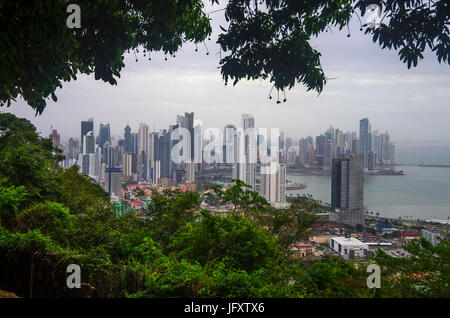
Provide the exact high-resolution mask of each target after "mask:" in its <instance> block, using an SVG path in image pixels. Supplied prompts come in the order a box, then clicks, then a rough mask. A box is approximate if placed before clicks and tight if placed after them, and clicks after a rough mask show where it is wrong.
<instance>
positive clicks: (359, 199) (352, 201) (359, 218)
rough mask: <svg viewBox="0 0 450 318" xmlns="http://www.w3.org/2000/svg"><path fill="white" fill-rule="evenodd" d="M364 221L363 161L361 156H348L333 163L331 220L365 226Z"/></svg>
mask: <svg viewBox="0 0 450 318" xmlns="http://www.w3.org/2000/svg"><path fill="white" fill-rule="evenodd" d="M364 219H365V213H364V168H363V160H362V158H361V155H353V154H347V155H344V158H343V159H334V160H333V163H332V172H331V213H330V220H331V221H335V222H339V223H344V224H349V225H356V224H362V225H364V224H365V221H364Z"/></svg>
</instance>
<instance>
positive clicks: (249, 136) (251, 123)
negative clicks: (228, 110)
mask: <svg viewBox="0 0 450 318" xmlns="http://www.w3.org/2000/svg"><path fill="white" fill-rule="evenodd" d="M241 122H242V129H243V130H244V163H242V164H241V165H243V167H242V168H243V169H242V170H243V174H242V176H244V179H241V180H242V181H244V182H245V183H246V184H248V185H249V186H251V187H252V189H253V190H255V187H256V151H257V149H256V147H257V145H256V131H255V118H254V117H253V115H250V114H242V116H241Z"/></svg>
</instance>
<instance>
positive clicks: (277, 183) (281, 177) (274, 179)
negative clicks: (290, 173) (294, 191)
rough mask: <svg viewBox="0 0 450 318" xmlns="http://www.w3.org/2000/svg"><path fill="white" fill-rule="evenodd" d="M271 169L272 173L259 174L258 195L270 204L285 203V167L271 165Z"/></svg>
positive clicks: (275, 164) (276, 164)
mask: <svg viewBox="0 0 450 318" xmlns="http://www.w3.org/2000/svg"><path fill="white" fill-rule="evenodd" d="M269 167H270V166H266V167H262V168H261V169H264V168H267V170H269V169H270V168H269ZM272 169H273V170H272V171H274V173H261V183H260V194H261V195H262V196H263V197H264V198H265V199H266V200H267V201H268V202H270V203H286V165H284V164H279V163H272Z"/></svg>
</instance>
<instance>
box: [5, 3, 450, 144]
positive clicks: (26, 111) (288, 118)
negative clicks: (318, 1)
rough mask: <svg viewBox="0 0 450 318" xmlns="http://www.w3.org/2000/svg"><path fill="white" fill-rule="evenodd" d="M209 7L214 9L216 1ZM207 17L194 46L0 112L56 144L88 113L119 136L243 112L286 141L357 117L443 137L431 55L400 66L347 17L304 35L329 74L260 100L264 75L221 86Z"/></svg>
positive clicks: (404, 136) (266, 87) (130, 62)
mask: <svg viewBox="0 0 450 318" xmlns="http://www.w3.org/2000/svg"><path fill="white" fill-rule="evenodd" d="M216 8H217V7H216ZM211 18H213V28H214V36H213V37H212V40H211V41H207V42H206V45H207V46H208V48H209V51H210V54H209V55H208V56H207V55H206V49H205V47H204V46H199V51H198V52H194V48H195V47H194V46H192V45H185V46H184V47H183V52H181V51H180V52H179V53H177V56H176V58H172V57H168V61H164V56H163V55H160V54H159V55H156V54H154V55H152V60H151V61H149V60H148V57H145V58H144V57H143V56H142V53H141V52H140V53H139V55H138V58H139V62H135V58H134V56H131V55H128V56H127V57H126V66H125V69H124V70H123V71H122V76H121V78H120V79H118V85H117V86H111V85H109V84H108V83H104V82H101V81H95V79H94V76H93V75H91V76H79V77H78V80H77V81H76V82H69V83H64V84H63V88H62V89H58V90H57V91H56V94H57V96H58V101H57V102H56V103H55V102H53V101H51V100H49V101H48V102H47V107H46V109H45V111H44V113H43V114H42V115H41V116H38V117H35V113H34V111H33V110H32V109H31V108H30V107H29V106H28V105H27V104H26V103H25V102H23V101H22V100H19V101H18V102H17V103H16V104H12V106H11V107H10V108H9V109H7V108H1V109H0V111H2V112H5V111H8V112H12V113H14V114H16V115H17V116H19V117H26V118H27V119H29V120H30V121H31V122H32V123H33V124H34V125H36V126H37V128H38V130H39V131H40V132H42V134H43V135H48V134H49V132H50V126H53V127H54V128H56V129H57V130H58V132H59V133H60V134H61V136H62V140H63V141H65V140H67V139H68V138H69V137H72V136H73V137H77V138H80V121H81V120H87V119H88V118H90V117H94V130H95V134H97V133H98V126H99V123H110V124H111V133H112V134H113V135H123V129H124V126H125V125H126V124H127V123H129V125H130V126H131V128H132V130H133V131H135V132H136V131H137V129H138V126H139V123H141V122H145V123H147V124H149V125H150V126H151V127H152V128H153V127H155V128H156V130H158V129H160V128H167V127H168V125H169V124H173V123H175V120H176V115H177V114H184V112H195V119H201V120H203V122H204V124H205V125H206V126H208V127H218V128H223V127H224V125H225V124H228V123H232V124H236V125H238V126H240V115H241V114H242V113H251V114H253V115H254V117H255V125H256V126H257V127H264V128H270V127H277V128H280V129H281V130H282V131H284V132H285V135H286V136H288V137H293V138H299V137H303V136H307V135H311V136H316V135H319V134H320V133H322V132H323V131H325V130H326V129H327V128H328V127H329V126H330V125H333V126H334V127H335V128H339V129H341V130H343V131H347V130H349V131H353V130H354V131H358V130H359V120H360V119H361V118H364V117H368V118H369V119H370V122H371V125H372V128H373V129H378V130H380V131H385V130H387V131H389V133H390V134H391V139H392V140H393V141H394V142H407V141H420V142H428V141H439V142H449V143H450V89H449V88H450V73H449V69H450V68H449V66H448V65H446V64H439V63H438V61H437V58H436V57H435V55H434V54H432V53H431V52H429V51H428V52H427V54H425V59H424V60H422V61H420V62H419V65H418V67H416V68H415V69H411V70H408V69H407V67H406V65H405V64H403V63H402V62H400V60H399V58H398V56H397V52H395V51H389V50H382V49H381V48H380V47H379V46H378V45H376V44H374V43H373V42H372V40H371V38H370V37H368V36H365V35H364V34H363V32H361V31H360V30H359V22H358V21H357V20H355V21H354V22H353V23H352V25H351V28H350V31H351V37H350V38H348V37H347V33H348V32H347V30H343V31H340V32H339V31H336V30H335V31H333V33H331V32H328V33H324V34H322V35H321V36H320V37H319V38H317V39H314V40H313V41H312V43H313V45H314V46H315V47H316V48H317V49H318V50H319V51H320V52H321V53H322V66H323V68H324V71H325V73H326V75H327V76H328V77H330V78H335V79H333V80H330V81H329V82H328V83H327V84H326V85H325V88H324V91H323V92H322V94H321V95H320V96H319V97H318V96H317V93H315V92H309V93H307V92H306V90H305V88H304V87H303V86H301V85H297V86H295V88H293V89H292V90H290V91H287V100H288V101H287V102H286V103H281V104H276V93H275V94H273V96H274V99H272V100H269V99H267V96H268V93H269V91H270V88H271V85H270V83H269V82H266V81H253V82H240V83H238V84H237V85H236V86H235V87H233V86H232V85H228V86H225V85H224V82H223V81H222V79H221V76H220V72H219V70H218V69H217V67H218V62H219V57H218V55H217V53H218V51H219V46H218V45H217V44H215V39H216V35H217V33H218V32H219V31H220V29H219V27H218V25H219V24H222V25H225V22H224V18H223V11H222V12H218V13H215V14H213V15H212V16H211Z"/></svg>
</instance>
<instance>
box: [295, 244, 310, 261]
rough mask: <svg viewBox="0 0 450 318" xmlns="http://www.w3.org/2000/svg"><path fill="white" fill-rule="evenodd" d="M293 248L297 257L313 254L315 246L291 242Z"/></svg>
mask: <svg viewBox="0 0 450 318" xmlns="http://www.w3.org/2000/svg"><path fill="white" fill-rule="evenodd" d="M291 250H292V252H293V253H294V255H293V256H294V257H295V258H299V257H305V256H308V255H311V254H312V252H313V246H312V244H305V243H295V244H291Z"/></svg>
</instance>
